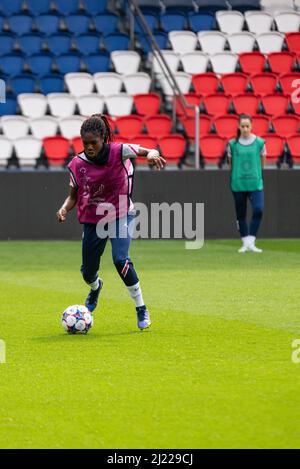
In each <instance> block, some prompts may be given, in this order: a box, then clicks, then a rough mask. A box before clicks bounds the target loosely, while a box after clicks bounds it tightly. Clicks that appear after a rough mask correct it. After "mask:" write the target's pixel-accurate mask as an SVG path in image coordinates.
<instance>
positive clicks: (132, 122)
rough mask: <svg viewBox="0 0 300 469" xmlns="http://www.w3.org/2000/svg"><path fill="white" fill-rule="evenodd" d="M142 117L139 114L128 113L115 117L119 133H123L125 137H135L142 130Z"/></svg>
mask: <svg viewBox="0 0 300 469" xmlns="http://www.w3.org/2000/svg"><path fill="white" fill-rule="evenodd" d="M143 124H144V122H143V119H142V117H140V116H135V115H129V116H122V117H118V118H117V119H116V126H117V129H118V131H119V134H120V135H125V136H126V137H127V138H132V137H135V135H138V134H140V133H141V132H142V128H143Z"/></svg>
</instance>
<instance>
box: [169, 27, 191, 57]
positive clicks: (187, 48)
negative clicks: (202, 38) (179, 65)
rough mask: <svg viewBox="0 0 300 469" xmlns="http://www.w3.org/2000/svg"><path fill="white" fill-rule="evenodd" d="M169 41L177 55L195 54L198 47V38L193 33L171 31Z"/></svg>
mask: <svg viewBox="0 0 300 469" xmlns="http://www.w3.org/2000/svg"><path fill="white" fill-rule="evenodd" d="M169 41H170V43H171V46H172V49H173V50H174V52H176V53H177V54H187V53H188V52H193V51H194V50H195V49H196V46H197V36H196V34H195V33H193V32H192V31H171V32H170V33H169Z"/></svg>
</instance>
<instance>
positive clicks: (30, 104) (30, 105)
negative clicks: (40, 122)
mask: <svg viewBox="0 0 300 469" xmlns="http://www.w3.org/2000/svg"><path fill="white" fill-rule="evenodd" d="M18 103H19V106H20V109H21V112H22V114H23V116H26V117H32V118H35V117H42V116H44V115H45V114H46V111H47V98H46V96H44V95H43V94H38V93H21V94H19V95H18ZM0 107H1V106H0Z"/></svg>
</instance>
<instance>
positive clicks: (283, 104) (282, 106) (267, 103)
mask: <svg viewBox="0 0 300 469" xmlns="http://www.w3.org/2000/svg"><path fill="white" fill-rule="evenodd" d="M261 101H262V104H263V107H264V110H265V113H266V114H268V115H270V116H275V115H278V114H285V113H286V111H287V108H288V102H289V98H288V96H285V95H283V94H268V95H266V96H263V97H262V100H261Z"/></svg>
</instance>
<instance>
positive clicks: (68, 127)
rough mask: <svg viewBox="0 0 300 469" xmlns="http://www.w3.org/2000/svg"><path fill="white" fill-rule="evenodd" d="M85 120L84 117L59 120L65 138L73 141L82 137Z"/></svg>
mask: <svg viewBox="0 0 300 469" xmlns="http://www.w3.org/2000/svg"><path fill="white" fill-rule="evenodd" d="M84 120H85V118H84V117H83V116H69V117H64V118H63V119H60V120H59V123H58V127H59V130H60V133H61V135H62V136H63V137H65V138H68V139H69V140H71V139H72V138H74V137H77V136H78V135H80V129H81V126H82V123H83V121H84Z"/></svg>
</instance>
